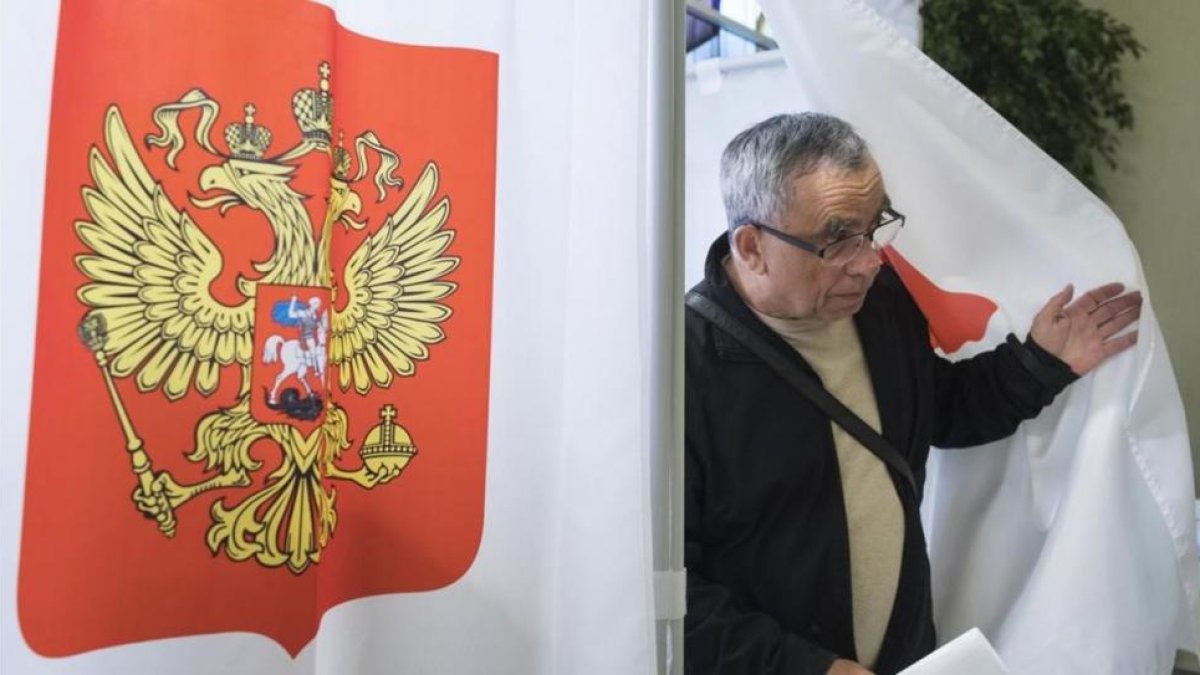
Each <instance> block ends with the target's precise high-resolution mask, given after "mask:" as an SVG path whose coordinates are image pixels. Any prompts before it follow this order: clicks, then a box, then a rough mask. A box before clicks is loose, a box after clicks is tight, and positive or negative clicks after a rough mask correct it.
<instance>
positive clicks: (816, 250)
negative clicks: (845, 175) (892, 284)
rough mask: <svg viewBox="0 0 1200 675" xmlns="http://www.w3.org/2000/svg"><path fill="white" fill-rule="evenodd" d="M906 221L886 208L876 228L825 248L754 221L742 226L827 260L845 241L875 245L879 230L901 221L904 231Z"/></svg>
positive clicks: (842, 239) (894, 211)
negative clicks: (862, 241) (828, 254)
mask: <svg viewBox="0 0 1200 675" xmlns="http://www.w3.org/2000/svg"><path fill="white" fill-rule="evenodd" d="M905 220H906V218H905V216H904V214H903V213H900V212H899V211H896V210H894V209H892V208H890V207H889V208H885V209H883V211H881V212H880V219H879V222H878V223H876V224H875V226H874V227H872V228H871V229H869V230H867V231H866V232H859V233H858V234H848V235H846V236H844V237H841V238H840V239H835V240H834V241H831V242H829V243H828V244H826V245H824V246H817V245H816V244H810V243H808V242H807V241H804V240H803V239H798V238H796V237H793V236H792V235H790V234H788V233H786V232H783V231H781V230H778V229H776V228H774V227H771V226H770V225H764V224H762V223H757V222H754V221H753V220H748V221H746V222H745V223H742V226H746V225H749V226H750V227H753V228H756V229H759V230H762V231H764V232H766V233H767V234H769V235H771V236H773V237H776V238H777V239H779V240H781V241H783V242H785V243H788V244H791V245H792V246H795V247H796V248H799V249H803V250H805V251H808V252H809V253H811V254H813V255H815V256H817V257H818V258H820V259H821V260H826V258H825V253H826V251H828V250H829V249H831V248H833V247H834V246H837V245H838V244H840V243H842V242H844V241H849V240H851V239H856V238H858V237H862V238H863V240H864V241H870V242H871V243H875V239H874V237H875V232H876V231H877V230H879V228H881V227H886V226H888V225H891V224H892V223H894V222H896V221H900V228H899V229H904V223H905ZM861 250H862V245H861V244H860V245H859V248H858V249H857V250H856V251H855V252H854V253H855V255H858V251H861ZM849 260H853V258H850V259H849ZM849 260H847V262H849Z"/></svg>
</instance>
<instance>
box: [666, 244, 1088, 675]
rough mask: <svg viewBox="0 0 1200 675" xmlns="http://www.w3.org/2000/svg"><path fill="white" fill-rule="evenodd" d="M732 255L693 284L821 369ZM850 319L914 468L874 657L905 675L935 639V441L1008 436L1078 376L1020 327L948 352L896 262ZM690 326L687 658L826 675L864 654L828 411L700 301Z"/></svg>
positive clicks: (880, 668) (890, 423)
mask: <svg viewBox="0 0 1200 675" xmlns="http://www.w3.org/2000/svg"><path fill="white" fill-rule="evenodd" d="M728 253H729V244H728V241H727V239H726V237H724V236H722V237H720V238H719V239H718V240H717V241H716V242H714V244H713V246H712V248H711V249H710V250H709V254H708V260H707V263H706V265H705V279H704V281H703V282H701V283H700V284H699V285H697V286H696V288H695V289H694V290H695V291H697V292H699V293H701V294H703V295H704V296H706V297H708V298H709V299H711V300H713V301H715V302H717V303H719V304H720V305H721V306H722V307H724V308H725V309H726V311H728V312H730V313H731V314H733V316H734V317H736V318H738V319H739V320H741V322H742V323H744V324H745V325H747V326H749V327H750V328H751V329H753V330H755V331H757V332H758V333H759V334H761V335H762V336H763V337H765V338H766V339H767V340H769V341H770V342H771V343H772V344H774V345H775V346H776V347H777V348H778V349H779V350H780V351H782V352H783V353H785V354H788V355H790V356H791V358H794V359H796V361H797V362H798V363H800V364H802V365H803V367H804V368H805V369H806V370H809V371H810V372H811V371H812V369H811V368H810V367H809V366H808V365H807V364H806V363H804V360H803V359H802V358H801V357H800V355H799V354H797V353H796V352H795V351H794V350H793V349H792V348H791V347H789V346H788V345H787V344H786V343H785V342H784V341H783V340H782V339H781V338H779V337H778V336H777V335H776V334H775V333H774V332H772V331H771V330H770V329H769V328H767V327H766V326H765V325H763V324H762V323H761V322H760V321H758V319H757V318H756V317H755V316H754V315H753V313H752V312H751V311H750V310H749V308H748V307H746V305H745V304H744V303H743V302H742V300H741V299H740V298H739V297H738V295H737V293H736V292H735V291H734V289H733V287H732V286H731V285H730V283H729V281H728V279H727V278H726V276H725V273H724V270H723V268H722V265H721V261H722V260H723V259H724V258H725V256H726V255H728ZM854 321H855V324H856V325H857V327H858V332H859V336H860V339H861V341H862V348H863V352H864V355H865V357H866V361H867V367H868V369H869V370H870V374H871V381H872V384H873V385H874V389H875V398H876V401H877V403H878V406H879V416H880V421H881V423H882V426H883V436H884V437H885V438H886V439H887V440H888V441H889V442H890V443H891V444H892V445H893V446H894V447H895V448H896V449H897V450H898V451H900V453H901V454H902V455H904V456H905V458H906V459H907V461H908V462H909V463H910V465H911V467H912V471H913V474H914V475H915V476H916V479H917V488H916V490H913V489H912V488H911V487H910V486H909V485H908V483H907V482H906V481H905V480H904V479H903V478H902V477H901V476H900V475H898V474H897V473H896V472H895V471H892V472H891V474H892V481H893V483H894V484H895V486H896V491H897V493H898V495H899V497H900V502H901V504H902V505H903V508H904V523H905V528H906V529H905V537H904V548H903V553H902V561H901V569H900V580H899V585H898V588H897V591H896V600H895V604H894V606H893V610H892V616H891V619H890V621H889V623H888V627H887V632H886V634H885V636H884V641H883V645H882V647H881V649H880V653H879V657H878V660H877V662H876V664H875V669H876V671H877V672H879V673H893V672H896V671H898V670H900V669H902V668H904V667H905V666H907V665H908V664H910V663H912V662H913V661H916V660H917V659H919V658H920V657H922V656H924V655H925V654H927V653H928V652H929V651H931V650H932V649H933V647H934V628H933V620H932V613H931V600H930V580H929V561H928V558H927V555H926V552H925V536H924V533H923V532H922V529H921V521H920V516H919V514H918V506H919V504H920V501H921V494H920V491H921V486H922V485H923V484H924V479H925V460H926V458H927V456H928V454H929V447H930V445H936V446H938V447H943V448H953V447H963V446H970V445H978V444H980V443H986V442H989V441H993V440H997V439H1000V438H1003V437H1005V436H1007V435H1009V434H1011V433H1012V432H1013V431H1014V430H1015V429H1016V428H1017V425H1018V424H1019V423H1020V422H1021V421H1022V420H1025V419H1028V418H1031V417H1033V416H1035V415H1036V414H1037V413H1038V411H1039V410H1041V409H1042V407H1043V406H1045V405H1046V404H1047V403H1049V402H1050V401H1051V400H1052V399H1053V398H1054V396H1055V395H1056V394H1057V393H1058V392H1059V391H1061V390H1062V388H1063V387H1065V386H1066V385H1067V384H1069V383H1070V382H1071V381H1072V380H1074V379H1075V375H1074V374H1073V373H1072V372H1071V370H1070V368H1069V367H1067V365H1066V364H1064V363H1062V362H1061V361H1059V360H1058V359H1056V358H1055V357H1053V356H1052V355H1050V354H1049V353H1047V352H1045V351H1043V350H1042V349H1041V348H1040V347H1038V346H1037V345H1036V344H1033V342H1032V341H1026V342H1025V343H1024V344H1022V343H1020V342H1018V341H1016V340H1015V339H1010V341H1009V342H1008V343H1006V344H1003V345H1001V346H1000V347H998V348H997V349H995V350H993V351H991V352H989V353H986V354H981V355H979V356H976V357H975V358H972V359H969V360H965V361H960V362H957V363H951V362H949V361H947V360H945V359H942V358H940V357H939V356H937V354H935V353H934V351H933V349H932V348H931V347H930V343H929V330H928V325H927V323H926V321H925V317H924V316H923V315H922V314H921V312H920V310H919V309H917V306H916V304H915V303H914V302H913V299H912V297H911V296H910V295H909V294H908V292H907V291H906V290H905V288H904V286H903V285H902V284H901V282H900V279H899V277H897V276H896V274H895V272H894V271H893V270H892V269H891V268H890V267H887V266H885V267H884V268H883V269H881V270H880V273H879V276H878V277H877V278H876V280H875V283H874V285H873V286H872V288H871V290H870V291H869V293H868V294H867V297H866V300H865V301H864V304H863V308H862V309H861V310H860V311H859V312H858V313H857V314H856V315H855V317H854ZM685 334H686V338H685V342H686V351H685V363H686V366H685V367H686V371H685V373H686V375H685V378H686V383H685V384H686V387H685V389H686V394H685V396H686V399H685V407H686V446H687V449H686V452H687V460H686V461H687V463H686V476H685V477H686V483H687V487H686V489H687V494H686V505H685V520H686V534H685V538H686V564H687V568H688V597H687V600H688V611H687V619H686V632H687V635H686V652H685V664H686V670H687V672H688V673H695V674H699V673H721V674H734V673H747V674H750V673H753V674H754V675H765V674H771V673H789V674H795V675H801V674H806V673H813V674H814V675H816V674H822V675H823V674H824V673H825V672H826V671H827V670H828V668H829V665H830V664H831V663H832V661H833V660H834V659H835V658H837V657H842V658H849V659H854V658H855V649H854V634H853V632H854V629H853V625H854V624H853V619H852V616H851V612H852V610H851V599H850V563H849V560H850V558H849V555H850V554H849V543H848V535H847V530H846V514H845V509H844V506H843V501H842V485H841V479H840V477H839V474H838V460H837V454H836V451H835V449H834V445H833V435H832V432H831V428H830V422H829V419H828V418H827V417H825V416H824V415H823V414H822V413H821V412H820V411H819V410H817V408H816V407H815V406H813V405H812V404H810V403H809V402H808V400H807V399H805V398H804V397H803V396H802V395H801V394H800V393H799V392H797V391H796V390H795V389H793V388H792V387H791V386H790V385H788V384H787V382H785V381H784V380H783V379H782V378H781V377H779V376H778V375H776V374H775V372H774V371H772V370H771V369H770V368H768V367H767V366H766V365H765V364H764V363H762V362H761V361H760V360H759V359H758V358H757V357H755V356H754V355H753V354H751V353H750V352H748V351H747V350H746V349H745V348H743V347H742V346H741V345H740V344H739V343H738V342H736V341H735V340H734V339H733V338H731V337H730V336H729V335H727V334H726V333H724V332H722V331H721V330H719V329H717V328H715V327H714V326H712V325H711V324H709V323H708V321H707V320H705V319H704V318H703V317H701V316H699V315H698V314H696V313H695V312H691V311H689V312H688V313H687V319H686V333H685ZM813 377H816V374H815V373H813Z"/></svg>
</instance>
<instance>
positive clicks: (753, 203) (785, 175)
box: [721, 112, 870, 232]
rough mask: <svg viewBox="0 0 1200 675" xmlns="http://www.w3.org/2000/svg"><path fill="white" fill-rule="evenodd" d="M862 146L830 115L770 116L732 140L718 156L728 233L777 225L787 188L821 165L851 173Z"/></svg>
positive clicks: (861, 159)
mask: <svg viewBox="0 0 1200 675" xmlns="http://www.w3.org/2000/svg"><path fill="white" fill-rule="evenodd" d="M869 156H870V152H869V150H868V149H867V143H866V141H864V140H863V139H862V137H861V136H859V135H858V133H857V132H855V131H854V127H852V126H850V125H849V124H848V123H847V122H844V121H842V120H840V119H838V118H836V117H833V116H832V115H824V114H821V113H814V112H805V113H799V114H793V115H776V116H775V117H772V118H770V119H767V120H763V121H762V122H759V123H758V124H755V125H754V126H752V127H750V128H749V129H746V130H745V131H743V132H742V133H740V134H738V135H737V136H735V137H734V139H733V140H732V141H730V142H729V145H727V146H725V152H724V153H722V154H721V196H722V197H723V198H724V200H725V216H726V217H727V218H728V219H729V230H730V232H732V231H733V230H734V229H736V228H738V227H740V226H742V225H745V224H747V223H751V222H753V223H760V224H764V225H770V226H772V227H778V226H779V218H780V217H781V216H782V215H783V212H784V210H785V209H787V208H788V207H789V206H790V205H791V204H790V201H791V198H792V183H793V181H795V180H796V179H797V178H800V177H801V176H804V175H805V174H808V173H810V172H812V171H814V170H815V169H817V167H818V166H819V165H821V164H823V163H829V164H831V165H833V166H834V167H836V168H839V169H849V170H857V169H861V168H862V167H863V166H865V165H866V163H867V159H868V158H869Z"/></svg>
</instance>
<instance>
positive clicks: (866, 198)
mask: <svg viewBox="0 0 1200 675" xmlns="http://www.w3.org/2000/svg"><path fill="white" fill-rule="evenodd" d="M792 189H793V192H792V201H791V203H792V204H795V206H793V207H791V208H790V209H788V211H787V212H786V213H785V214H784V215H783V218H782V219H781V221H780V222H779V223H777V224H776V227H778V228H779V229H781V230H782V231H784V232H786V233H787V234H790V235H792V236H795V237H798V238H800V239H803V240H804V241H807V242H809V243H811V244H814V245H816V246H825V245H827V244H829V243H831V242H833V241H836V240H838V239H841V238H843V237H845V236H847V235H851V234H860V233H862V232H865V231H867V230H868V229H870V228H871V227H872V226H873V225H874V224H875V223H876V222H878V220H879V214H880V211H881V210H882V209H883V207H884V206H885V201H886V199H887V195H886V193H885V192H884V186H883V178H882V176H880V174H879V168H878V167H877V166H876V165H875V162H873V161H868V162H867V165H866V166H864V167H863V168H861V169H858V170H856V171H854V170H845V169H838V168H834V167H831V166H822V167H820V168H818V169H817V170H815V171H813V172H811V173H809V174H807V175H805V176H802V177H800V178H798V179H796V180H795V181H794V182H793V183H792ZM757 234H758V236H759V241H760V246H761V251H762V256H763V261H764V262H765V265H766V267H765V269H766V274H765V288H766V290H767V294H768V296H769V297H770V298H771V301H770V302H769V307H770V309H771V310H773V311H770V312H768V313H771V314H775V315H778V316H781V317H784V318H795V319H801V318H805V319H807V318H815V319H819V320H822V321H834V320H837V319H843V318H846V317H849V316H852V315H853V314H854V313H855V312H857V311H858V310H859V309H861V308H862V304H863V300H864V299H865V298H866V295H867V291H868V290H869V289H870V288H871V284H872V283H873V282H874V281H875V275H876V274H877V273H878V272H879V267H880V265H881V264H882V261H881V259H880V255H879V253H878V252H877V251H875V250H874V249H873V248H872V247H871V245H870V242H866V243H865V244H864V246H863V247H862V249H861V250H860V251H859V253H858V255H857V256H855V257H854V259H852V260H850V261H849V262H847V263H846V264H845V265H843V266H838V267H833V266H829V265H826V264H825V263H824V262H823V261H822V260H821V259H820V258H819V257H817V256H816V255H813V254H812V253H809V252H808V251H804V250H801V249H799V248H797V247H795V246H792V245H791V244H788V243H787V242H784V241H782V240H780V239H778V238H776V237H772V236H770V235H768V234H767V233H764V232H758V233H757Z"/></svg>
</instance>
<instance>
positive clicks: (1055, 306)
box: [1039, 284, 1075, 317]
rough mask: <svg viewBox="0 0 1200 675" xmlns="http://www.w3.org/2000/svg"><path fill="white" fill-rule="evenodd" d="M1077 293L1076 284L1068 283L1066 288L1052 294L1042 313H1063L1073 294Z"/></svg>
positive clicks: (1056, 314) (1049, 314) (1054, 314)
mask: <svg viewBox="0 0 1200 675" xmlns="http://www.w3.org/2000/svg"><path fill="white" fill-rule="evenodd" d="M1073 295H1075V284H1067V286H1066V288H1063V289H1062V290H1061V291H1059V292H1057V293H1055V294H1054V295H1052V296H1050V299H1049V300H1047V301H1046V305H1045V306H1044V307H1042V311H1041V312H1039V313H1040V314H1044V315H1048V316H1051V317H1056V316H1058V315H1060V314H1062V313H1063V308H1064V307H1066V305H1067V303H1068V302H1070V301H1071V296H1073Z"/></svg>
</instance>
